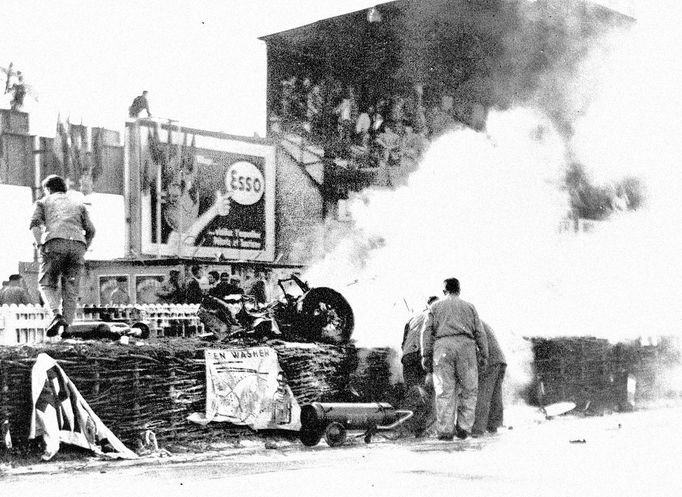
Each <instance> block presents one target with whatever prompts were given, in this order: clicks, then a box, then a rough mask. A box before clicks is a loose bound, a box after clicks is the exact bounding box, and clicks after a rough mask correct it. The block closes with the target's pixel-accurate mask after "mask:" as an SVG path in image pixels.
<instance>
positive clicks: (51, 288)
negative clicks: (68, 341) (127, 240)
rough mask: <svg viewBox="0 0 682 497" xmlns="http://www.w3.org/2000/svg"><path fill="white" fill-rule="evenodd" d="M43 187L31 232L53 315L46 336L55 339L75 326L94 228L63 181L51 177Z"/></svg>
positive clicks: (44, 292) (42, 289) (45, 296)
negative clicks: (82, 271) (82, 279)
mask: <svg viewBox="0 0 682 497" xmlns="http://www.w3.org/2000/svg"><path fill="white" fill-rule="evenodd" d="M42 186H43V197H42V198H41V199H40V200H38V201H37V202H36V203H35V209H34V211H33V216H32V217H31V224H30V229H31V233H33V238H34V239H35V245H36V248H37V249H38V251H39V253H40V259H41V260H40V272H39V274H38V283H39V284H40V292H41V294H42V296H43V300H44V301H45V303H46V305H48V306H49V307H50V310H51V311H52V314H53V316H54V318H53V319H52V322H51V323H50V325H49V326H48V328H47V336H50V337H52V336H55V335H58V334H61V333H63V332H64V331H65V330H66V328H68V326H69V325H70V324H71V323H73V318H74V314H75V311H76V301H77V300H78V290H79V283H80V274H81V270H82V269H83V267H84V266H85V259H84V256H85V251H86V250H87V249H88V247H89V246H90V244H91V243H92V239H93V237H94V236H95V227H94V226H93V224H92V221H90V216H89V215H88V211H87V210H86V209H85V206H84V205H83V204H82V203H79V202H77V201H74V200H73V199H71V198H70V197H68V196H67V195H66V183H65V182H64V178H62V177H61V176H57V175H56V174H53V175H50V176H48V177H47V178H45V179H44V180H43V182H42ZM60 304H61V311H60Z"/></svg>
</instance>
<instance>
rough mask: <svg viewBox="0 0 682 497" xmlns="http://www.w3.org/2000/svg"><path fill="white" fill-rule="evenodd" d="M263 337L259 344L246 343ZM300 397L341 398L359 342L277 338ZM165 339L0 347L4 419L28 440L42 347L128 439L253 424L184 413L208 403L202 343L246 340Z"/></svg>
mask: <svg viewBox="0 0 682 497" xmlns="http://www.w3.org/2000/svg"><path fill="white" fill-rule="evenodd" d="M248 345H257V344H255V343H254V344H248ZM260 345H269V346H272V347H273V348H274V349H276V350H277V352H278V355H279V362H280V365H281V367H282V369H283V370H284V372H285V374H286V375H287V378H288V379H289V383H290V385H291V389H292V392H293V393H294V396H295V397H296V398H297V400H298V401H299V403H301V404H305V403H309V402H313V401H336V400H338V399H339V398H341V397H342V396H343V395H345V393H344V392H345V391H346V390H347V387H348V383H349V378H350V374H351V373H352V372H353V371H354V370H355V368H356V365H357V356H356V349H355V347H354V345H353V344H348V345H343V346H341V345H327V344H293V343H284V342H281V341H272V342H268V343H264V344H260ZM244 346H247V344H245V343H233V344H220V343H206V342H202V341H199V340H194V339H162V340H155V341H149V342H147V343H144V344H143V345H140V346H132V345H127V346H124V345H120V344H116V343H105V342H94V341H87V342H74V343H65V342H62V343H55V344H47V343H46V344H35V345H32V346H12V347H0V420H2V419H9V422H10V428H11V433H12V439H13V442H14V443H15V444H19V445H20V444H22V443H26V440H27V437H28V432H29V425H30V417H31V410H32V406H31V381H30V378H31V368H32V367H33V364H34V362H35V359H36V357H37V356H38V354H39V353H41V352H45V353H47V354H49V355H50V356H51V357H52V358H54V359H55V360H56V361H57V362H58V363H59V364H60V366H61V367H62V368H63V369H64V371H65V372H66V374H67V375H68V376H69V378H70V379H71V381H73V383H74V384H75V385H76V387H77V388H78V390H79V391H80V392H81V394H82V395H83V397H84V398H85V400H86V401H87V402H88V403H89V404H90V406H91V407H92V409H93V410H94V411H95V412H96V413H97V415H98V416H99V417H100V418H101V419H102V421H103V422H104V423H105V424H106V425H107V426H108V427H109V428H110V429H111V430H112V431H113V433H115V434H116V435H117V436H118V437H119V438H121V440H123V441H124V442H126V443H134V442H135V441H136V440H137V439H138V438H139V436H140V433H141V431H143V430H145V429H151V430H152V431H154V432H155V434H156V436H157V439H158V440H159V442H166V443H167V442H170V441H173V442H192V441H212V440H215V439H220V438H222V437H235V436H236V435H238V434H240V433H245V432H248V431H249V429H248V428H245V427H241V426H234V425H231V424H228V423H210V424H209V425H208V426H206V427H202V426H199V425H197V424H194V423H191V422H189V421H187V420H186V417H187V415H189V414H190V413H192V412H203V411H204V410H205V404H206V378H205V364H204V349H206V348H230V347H244Z"/></svg>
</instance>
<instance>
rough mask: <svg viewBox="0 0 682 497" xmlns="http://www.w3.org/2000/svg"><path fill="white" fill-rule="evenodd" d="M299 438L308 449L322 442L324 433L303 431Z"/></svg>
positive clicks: (309, 430)
mask: <svg viewBox="0 0 682 497" xmlns="http://www.w3.org/2000/svg"><path fill="white" fill-rule="evenodd" d="M298 438H299V439H300V440H301V443H302V444H303V445H305V446H306V447H314V446H316V445H317V444H318V443H320V440H322V432H321V431H320V430H311V429H306V430H301V431H300V432H299V434H298Z"/></svg>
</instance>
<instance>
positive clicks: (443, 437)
mask: <svg viewBox="0 0 682 497" xmlns="http://www.w3.org/2000/svg"><path fill="white" fill-rule="evenodd" d="M438 440H443V441H444V442H451V441H452V435H446V434H445V433H441V434H440V435H438Z"/></svg>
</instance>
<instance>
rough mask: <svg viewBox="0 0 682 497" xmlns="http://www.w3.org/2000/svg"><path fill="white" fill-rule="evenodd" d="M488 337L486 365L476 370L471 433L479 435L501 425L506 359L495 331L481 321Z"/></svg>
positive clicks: (492, 431) (494, 429)
mask: <svg viewBox="0 0 682 497" xmlns="http://www.w3.org/2000/svg"><path fill="white" fill-rule="evenodd" d="M483 329H484V330H485V335H486V338H487V339H488V367H487V368H485V369H483V368H481V369H479V371H478V399H477V400H476V421H474V427H473V429H472V432H471V434H472V435H473V436H474V437H480V436H481V435H483V433H485V431H486V430H488V431H489V432H490V433H495V432H497V429H498V428H499V427H500V426H502V422H503V411H504V407H503V404H502V380H503V379H504V373H505V371H506V370H507V361H506V359H505V358H504V353H503V352H502V349H501V348H500V344H499V342H498V341H497V338H496V337H495V332H493V329H492V328H491V327H490V326H488V323H483Z"/></svg>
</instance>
